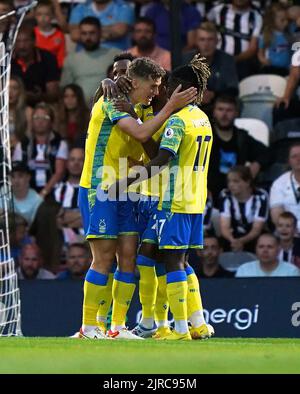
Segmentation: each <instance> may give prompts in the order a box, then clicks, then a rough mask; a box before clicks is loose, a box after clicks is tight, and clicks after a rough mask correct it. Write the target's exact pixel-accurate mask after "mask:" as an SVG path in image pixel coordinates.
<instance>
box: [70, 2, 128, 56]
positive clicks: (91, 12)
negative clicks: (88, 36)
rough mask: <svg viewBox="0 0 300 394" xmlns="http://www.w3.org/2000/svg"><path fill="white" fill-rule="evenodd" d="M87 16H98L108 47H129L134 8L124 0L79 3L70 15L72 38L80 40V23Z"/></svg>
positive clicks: (102, 35) (104, 42) (76, 40)
mask: <svg viewBox="0 0 300 394" xmlns="http://www.w3.org/2000/svg"><path fill="white" fill-rule="evenodd" d="M86 17H94V18H97V19H98V20H99V22H100V24H101V26H102V34H101V39H102V42H103V46H105V47H106V48H118V49H120V50H124V49H127V48H128V47H129V36H128V34H129V30H130V26H131V25H132V24H133V23H134V11H133V8H132V7H131V6H130V5H129V4H127V2H125V1H123V0H118V1H115V0H114V1H112V0H92V1H90V2H86V3H85V4H79V5H77V6H76V7H75V8H74V9H73V10H72V13H71V16H70V21H69V23H70V25H69V26H70V32H71V38H72V40H73V41H75V42H80V41H81V39H80V35H81V34H80V32H79V29H78V27H79V25H80V23H81V22H82V20H83V19H84V18H86Z"/></svg>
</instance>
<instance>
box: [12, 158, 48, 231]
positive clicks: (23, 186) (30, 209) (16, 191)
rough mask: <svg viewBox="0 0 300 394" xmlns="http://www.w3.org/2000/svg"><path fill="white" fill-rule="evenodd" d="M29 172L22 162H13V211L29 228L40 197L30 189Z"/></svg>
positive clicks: (40, 199) (39, 202) (39, 203)
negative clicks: (24, 220) (23, 219)
mask: <svg viewBox="0 0 300 394" xmlns="http://www.w3.org/2000/svg"><path fill="white" fill-rule="evenodd" d="M30 178H31V175H30V170H29V167H28V166H27V165H26V164H24V163H23V162H13V164H12V172H11V183H12V191H13V201H14V210H15V212H16V213H18V214H20V215H21V216H23V217H24V218H25V219H26V221H27V223H28V225H29V226H30V225H31V224H32V223H33V221H34V219H35V216H36V213H37V210H38V208H39V206H40V205H41V203H42V201H43V199H42V197H41V196H40V195H39V194H38V193H37V192H36V191H35V190H34V189H32V188H31V187H30Z"/></svg>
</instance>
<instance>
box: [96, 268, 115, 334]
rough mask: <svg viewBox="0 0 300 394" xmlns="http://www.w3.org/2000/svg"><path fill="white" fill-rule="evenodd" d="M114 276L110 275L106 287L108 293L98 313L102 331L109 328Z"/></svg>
mask: <svg viewBox="0 0 300 394" xmlns="http://www.w3.org/2000/svg"><path fill="white" fill-rule="evenodd" d="M113 279H114V274H112V273H110V274H109V276H108V281H107V285H106V291H105V294H104V296H103V300H102V302H101V303H100V305H99V308H98V312H97V322H98V326H99V327H100V328H101V329H106V326H107V315H108V312H109V309H110V306H111V302H112V284H113Z"/></svg>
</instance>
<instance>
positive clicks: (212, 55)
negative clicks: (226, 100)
mask: <svg viewBox="0 0 300 394" xmlns="http://www.w3.org/2000/svg"><path fill="white" fill-rule="evenodd" d="M217 45H218V30H217V28H216V26H215V24H214V23H212V22H203V23H202V24H201V25H200V27H199V28H198V29H197V31H196V41H195V46H196V51H193V52H191V53H189V54H186V56H185V61H184V63H187V62H189V61H190V60H191V59H192V58H193V56H194V55H195V54H196V53H197V52H199V53H200V54H201V55H202V56H204V57H205V58H206V60H207V62H208V64H209V66H210V77H209V79H208V81H207V89H206V91H205V92H204V95H203V100H202V106H203V105H205V108H204V110H205V111H206V112H207V110H208V109H210V106H211V104H212V103H213V101H214V99H215V97H216V96H217V95H220V94H231V95H233V96H237V95H238V91H239V89H238V83H239V81H238V75H237V70H236V65H235V61H234V57H233V56H232V55H229V54H227V53H226V52H224V51H222V50H220V49H217ZM229 75H230V78H228V76H229Z"/></svg>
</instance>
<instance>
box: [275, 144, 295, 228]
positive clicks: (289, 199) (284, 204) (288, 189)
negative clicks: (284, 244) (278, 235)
mask: <svg viewBox="0 0 300 394" xmlns="http://www.w3.org/2000/svg"><path fill="white" fill-rule="evenodd" d="M289 165H290V167H291V171H288V172H285V173H284V174H283V175H281V176H280V177H279V178H278V179H276V180H275V181H274V182H273V184H272V186H271V190H270V208H271V218H272V221H273V223H274V225H275V226H276V225H277V222H278V218H279V215H280V214H281V213H283V212H285V211H288V212H292V213H293V214H294V215H295V216H296V218H297V231H298V233H299V231H300V143H299V142H297V143H295V144H293V145H292V146H291V147H290V150H289Z"/></svg>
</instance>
